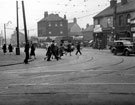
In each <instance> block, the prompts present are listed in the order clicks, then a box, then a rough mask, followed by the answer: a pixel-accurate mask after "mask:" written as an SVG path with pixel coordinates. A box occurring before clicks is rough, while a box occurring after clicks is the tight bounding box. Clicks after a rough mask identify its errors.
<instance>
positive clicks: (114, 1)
mask: <svg viewBox="0 0 135 105" xmlns="http://www.w3.org/2000/svg"><path fill="white" fill-rule="evenodd" d="M115 5H117V0H111V1H110V7H111V8H113V7H114V6H115Z"/></svg>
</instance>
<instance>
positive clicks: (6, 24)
mask: <svg viewBox="0 0 135 105" xmlns="http://www.w3.org/2000/svg"><path fill="white" fill-rule="evenodd" d="M9 23H10V24H12V22H11V21H8V22H7V23H5V24H4V35H5V44H7V35H6V26H8V24H9Z"/></svg>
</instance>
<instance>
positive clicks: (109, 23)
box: [107, 17, 111, 27]
mask: <svg viewBox="0 0 135 105" xmlns="http://www.w3.org/2000/svg"><path fill="white" fill-rule="evenodd" d="M110 25H111V18H110V17H108V18H107V26H108V27H110Z"/></svg>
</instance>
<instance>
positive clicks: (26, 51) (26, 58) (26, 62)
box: [24, 42, 29, 64]
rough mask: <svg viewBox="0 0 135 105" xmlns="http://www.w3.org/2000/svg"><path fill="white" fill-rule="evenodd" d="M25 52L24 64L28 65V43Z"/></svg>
mask: <svg viewBox="0 0 135 105" xmlns="http://www.w3.org/2000/svg"><path fill="white" fill-rule="evenodd" d="M24 52H25V59H24V63H25V64H28V59H29V43H28V42H26V44H25V49H24Z"/></svg>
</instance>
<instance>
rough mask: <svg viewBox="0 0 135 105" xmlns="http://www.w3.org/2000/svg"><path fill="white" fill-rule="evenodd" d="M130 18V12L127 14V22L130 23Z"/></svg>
mask: <svg viewBox="0 0 135 105" xmlns="http://www.w3.org/2000/svg"><path fill="white" fill-rule="evenodd" d="M130 18H131V16H130V14H128V15H127V19H126V22H127V24H129V23H130Z"/></svg>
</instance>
